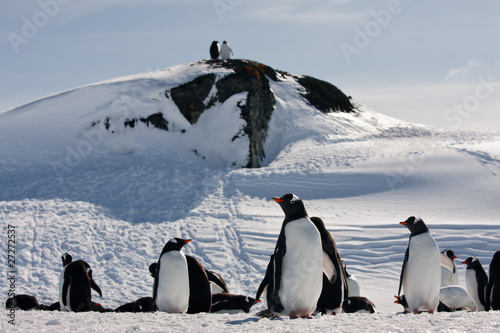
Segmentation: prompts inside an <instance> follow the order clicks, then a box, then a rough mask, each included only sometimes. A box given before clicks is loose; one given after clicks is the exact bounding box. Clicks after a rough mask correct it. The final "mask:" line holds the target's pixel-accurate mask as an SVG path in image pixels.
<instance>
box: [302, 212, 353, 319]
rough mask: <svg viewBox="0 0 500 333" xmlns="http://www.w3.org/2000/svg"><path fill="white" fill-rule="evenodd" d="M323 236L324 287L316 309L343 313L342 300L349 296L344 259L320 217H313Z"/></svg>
mask: <svg viewBox="0 0 500 333" xmlns="http://www.w3.org/2000/svg"><path fill="white" fill-rule="evenodd" d="M311 221H312V223H314V225H315V226H316V228H317V229H318V231H319V234H320V236H321V244H322V247H323V289H322V291H321V296H320V297H319V300H318V303H317V307H316V311H317V312H320V313H322V314H340V313H342V302H343V301H344V299H346V298H347V293H348V290H347V288H348V287H347V279H346V274H345V271H344V266H343V265H342V260H341V259H340V255H339V253H338V251H337V248H336V246H335V240H334V239H333V237H332V234H331V233H330V232H329V231H328V230H327V229H326V226H325V223H324V222H323V220H322V219H320V218H319V217H315V216H314V217H311Z"/></svg>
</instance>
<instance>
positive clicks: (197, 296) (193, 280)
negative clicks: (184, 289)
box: [186, 256, 212, 313]
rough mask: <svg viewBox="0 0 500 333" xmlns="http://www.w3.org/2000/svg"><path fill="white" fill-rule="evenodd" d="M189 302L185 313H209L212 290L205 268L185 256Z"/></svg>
mask: <svg viewBox="0 0 500 333" xmlns="http://www.w3.org/2000/svg"><path fill="white" fill-rule="evenodd" d="M186 262H187V268H188V279H189V300H188V308H187V311H186V312H187V313H200V312H210V308H211V307H212V290H211V288H210V281H209V280H208V276H207V272H206V271H205V268H204V267H203V265H202V264H201V262H199V261H198V260H197V259H196V258H194V257H191V256H186Z"/></svg>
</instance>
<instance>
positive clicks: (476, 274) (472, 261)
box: [462, 257, 489, 311]
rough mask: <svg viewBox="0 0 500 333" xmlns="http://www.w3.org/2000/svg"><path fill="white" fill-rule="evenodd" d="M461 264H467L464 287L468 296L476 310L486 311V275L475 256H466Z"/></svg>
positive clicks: (487, 306)
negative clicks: (474, 304)
mask: <svg viewBox="0 0 500 333" xmlns="http://www.w3.org/2000/svg"><path fill="white" fill-rule="evenodd" d="M462 264H464V265H467V268H466V269H465V287H466V288H467V292H468V293H469V295H470V297H471V298H472V300H473V301H474V302H476V305H477V311H485V310H486V311H488V310H489V302H488V298H487V297H486V287H487V285H488V275H486V272H485V270H484V268H483V265H481V262H480V261H479V259H477V258H476V257H469V258H467V259H466V260H465V261H464V262H462Z"/></svg>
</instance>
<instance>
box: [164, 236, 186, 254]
mask: <svg viewBox="0 0 500 333" xmlns="http://www.w3.org/2000/svg"><path fill="white" fill-rule="evenodd" d="M190 241H191V239H182V238H172V239H171V240H169V241H168V242H167V244H165V246H164V247H163V251H161V254H163V253H165V252H168V251H180V250H181V249H182V247H183V246H184V245H186V244H187V243H189V242H190Z"/></svg>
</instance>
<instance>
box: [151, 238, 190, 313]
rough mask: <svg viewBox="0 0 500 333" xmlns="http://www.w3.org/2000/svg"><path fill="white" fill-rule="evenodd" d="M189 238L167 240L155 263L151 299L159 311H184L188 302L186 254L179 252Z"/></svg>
mask: <svg viewBox="0 0 500 333" xmlns="http://www.w3.org/2000/svg"><path fill="white" fill-rule="evenodd" d="M189 242H191V239H181V238H173V239H171V240H169V241H168V242H167V243H166V244H165V246H164V247H163V250H162V251H161V254H160V257H159V258H158V262H157V264H156V269H155V278H154V285H153V300H154V303H155V306H156V308H157V309H158V310H160V311H165V312H170V313H184V312H186V311H187V309H188V304H189V296H190V291H189V274H188V265H187V260H186V256H185V255H184V253H182V252H181V249H182V247H183V246H184V245H186V244H187V243H189Z"/></svg>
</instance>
